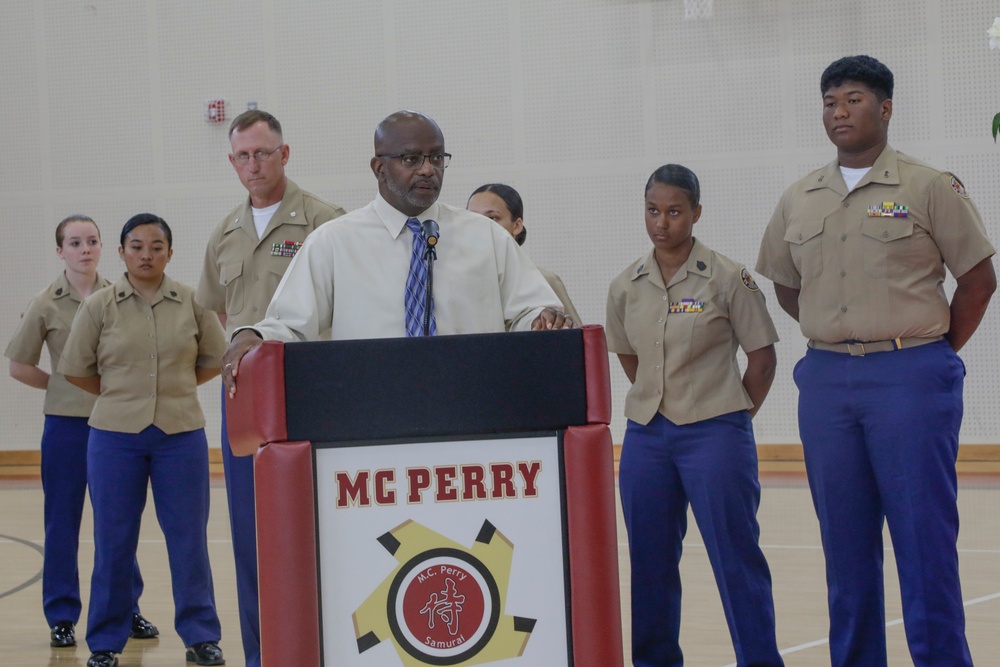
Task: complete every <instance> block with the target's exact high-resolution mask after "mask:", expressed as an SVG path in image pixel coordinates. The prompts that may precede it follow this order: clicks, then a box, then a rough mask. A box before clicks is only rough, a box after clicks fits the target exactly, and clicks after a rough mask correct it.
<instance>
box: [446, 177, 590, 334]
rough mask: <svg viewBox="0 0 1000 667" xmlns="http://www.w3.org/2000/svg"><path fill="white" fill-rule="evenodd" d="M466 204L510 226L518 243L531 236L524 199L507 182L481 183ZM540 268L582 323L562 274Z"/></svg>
mask: <svg viewBox="0 0 1000 667" xmlns="http://www.w3.org/2000/svg"><path fill="white" fill-rule="evenodd" d="M465 208H467V209H468V210H470V211H472V212H473V213H478V214H479V215H483V216H486V217H487V218H489V219H490V220H492V221H493V222H495V223H497V224H498V225H500V226H501V227H503V228H504V229H506V230H507V233H508V234H510V235H511V236H513V237H514V240H515V241H517V245H521V246H523V245H524V240H525V239H526V238H528V230H527V229H526V228H525V226H524V203H523V202H522V201H521V195H520V194H519V193H518V191H517V190H515V189H514V188H512V187H510V186H509V185H504V184H503V183H487V184H486V185H480V186H479V187H478V188H476V189H475V190H473V191H472V195H471V196H470V197H469V201H468V203H467V204H466V205H465ZM538 270H539V272H541V274H542V277H544V278H545V282H547V283H548V284H549V287H551V288H552V291H553V292H555V293H556V296H557V297H559V301H561V302H562V305H563V312H565V313H566V314H567V315H569V316H570V317H572V318H573V321H574V322H576V324H577V325H578V326H579V325H580V324H582V323H583V320H581V319H580V313H578V312H576V308H574V307H573V302H572V301H570V300H569V292H567V291H566V285H564V284H563V281H562V278H560V277H559V276H557V275H556V274H554V273H552V272H551V271H546V270H545V269H543V268H542V267H538Z"/></svg>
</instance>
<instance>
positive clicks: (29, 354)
mask: <svg viewBox="0 0 1000 667" xmlns="http://www.w3.org/2000/svg"><path fill="white" fill-rule="evenodd" d="M110 284H111V283H110V282H109V281H108V280H107V279H105V278H101V277H100V276H98V277H97V283H96V285H95V290H98V289H100V288H102V287H106V286H107V285H110ZM82 302H83V299H82V298H80V295H79V293H77V291H76V290H75V289H73V287H72V286H71V285H70V284H69V281H68V280H66V274H65V273H60V274H59V277H58V278H56V281H55V282H54V283H52V284H51V285H49V286H48V287H46V288H45V289H44V290H42V291H41V292H39V293H38V294H36V295H35V298H33V299H32V300H31V303H30V304H29V305H28V310H27V312H25V313H24V314H23V315H22V316H21V323H20V324H19V325H18V327H17V331H16V332H14V337H13V338H12V339H11V341H10V344H9V345H7V350H6V351H5V352H4V356H6V357H7V358H8V359H11V360H13V361H18V362H20V363H22V364H29V365H31V366H37V365H38V361H39V359H41V356H42V345H43V344H44V345H46V346H48V348H49V359H50V362H51V364H50V366H49V367H50V368H51V369H52V372H51V373H50V375H49V384H48V388H47V389H46V390H45V405H44V408H43V411H44V412H45V414H47V415H59V416H61V417H89V416H90V412H91V410H93V408H94V400H95V398H96V397H95V396H94V395H93V394H91V393H88V392H86V391H84V390H83V389H80V388H79V387H77V386H75V385H72V384H70V383H69V382H67V381H66V378H65V376H63V375H61V374H60V373H57V372H56V369H57V368H59V359H60V357H62V352H63V348H64V347H65V346H66V339H67V338H69V329H70V327H71V326H72V324H73V317H75V316H76V311H77V310H78V309H79V308H80V304H81V303H82Z"/></svg>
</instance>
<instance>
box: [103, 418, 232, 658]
mask: <svg viewBox="0 0 1000 667" xmlns="http://www.w3.org/2000/svg"><path fill="white" fill-rule="evenodd" d="M87 468H88V469H87V481H88V483H89V485H90V500H91V503H92V504H93V506H94V543H95V553H94V573H93V576H92V577H91V581H90V609H89V612H88V616H87V645H88V646H89V647H90V650H91V651H114V652H116V653H120V652H121V651H122V649H123V648H125V643H126V641H128V635H129V629H130V625H131V620H132V614H131V609H132V601H131V593H132V570H133V568H132V563H133V561H134V560H135V551H136V547H137V545H138V543H139V524H140V522H141V520H142V511H143V509H144V507H145V505H146V489H147V485H151V486H152V489H153V502H154V505H155V507H156V518H157V520H158V521H159V523H160V528H161V530H163V537H164V539H165V541H166V544H167V558H168V561H169V563H170V579H171V585H172V588H173V593H174V627H175V628H176V630H177V634H178V635H179V636H180V638H181V640H183V642H184V645H185V646H193V645H194V644H199V643H201V642H207V641H215V642H217V641H219V639H220V636H221V626H220V624H219V617H218V614H217V613H216V611H215V593H214V590H213V586H212V568H211V565H210V564H209V560H208V536H207V528H208V504H209V497H208V441H207V440H206V438H205V430H204V429H198V430H195V431H188V432H186V433H176V434H173V435H167V434H165V433H164V432H163V431H161V430H160V429H158V428H156V427H155V426H149V427H147V428H146V429H145V430H143V431H142V432H141V433H118V432H114V431H103V430H100V429H96V428H92V429H91V431H90V442H89V450H88V452H87Z"/></svg>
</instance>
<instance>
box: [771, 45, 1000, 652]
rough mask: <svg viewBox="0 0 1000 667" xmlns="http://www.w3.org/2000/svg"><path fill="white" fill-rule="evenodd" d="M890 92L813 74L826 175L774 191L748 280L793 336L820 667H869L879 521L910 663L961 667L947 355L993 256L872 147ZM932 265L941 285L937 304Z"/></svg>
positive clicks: (954, 376) (859, 63)
mask: <svg viewBox="0 0 1000 667" xmlns="http://www.w3.org/2000/svg"><path fill="white" fill-rule="evenodd" d="M892 84H893V81H892V73H891V72H890V71H889V69H888V68H887V67H885V65H883V64H882V63H880V62H879V61H877V60H875V59H874V58H870V57H868V56H853V57H849V58H843V59H841V60H838V61H837V62H835V63H833V64H832V65H830V66H829V67H828V68H827V70H826V71H825V72H824V73H823V76H822V78H821V86H820V88H821V92H822V94H823V105H824V111H823V122H824V125H825V127H826V131H827V134H828V136H829V137H830V140H831V141H832V142H833V143H834V145H836V146H837V159H836V160H834V161H833V162H831V163H830V164H828V165H827V166H825V167H823V168H822V169H819V170H817V171H814V172H813V173H811V174H809V175H808V176H806V177H805V178H803V179H802V180H800V181H798V182H797V183H795V184H794V185H792V186H791V187H790V188H789V189H788V190H787V191H786V192H785V194H784V196H783V197H782V198H781V201H780V203H779V204H778V207H777V210H776V211H775V213H774V217H773V218H772V219H771V222H770V224H769V225H768V227H767V231H766V232H765V235H764V239H763V241H762V243H761V248H760V256H759V258H758V262H757V270H758V271H759V272H760V273H762V274H763V275H765V276H767V277H768V278H770V279H771V280H773V281H774V283H775V284H774V289H775V293H776V295H777V297H778V303H779V304H780V305H781V307H782V308H783V309H784V310H785V311H786V312H787V313H788V314H789V315H791V316H792V317H794V318H795V319H796V320H798V322H799V324H800V325H801V328H802V333H803V334H804V335H805V336H806V337H807V338H809V350H808V351H807V353H806V356H805V358H804V359H802V361H800V362H799V364H798V365H797V366H796V368H795V372H794V375H795V382H796V384H797V385H798V387H799V430H800V433H801V436H802V444H803V449H804V452H805V461H806V469H807V473H808V476H809V485H810V488H811V490H812V494H813V502H814V504H815V507H816V513H817V515H818V517H819V522H820V530H821V534H822V538H823V549H824V552H825V554H826V572H827V585H828V589H829V595H828V598H829V599H828V602H829V609H830V654H831V658H832V665H833V666H834V667H846V666H848V665H852V666H853V665H866V666H867V665H873V666H877V665H886V664H887V654H886V646H885V609H884V592H883V583H882V582H883V579H882V559H883V544H882V525H883V522H885V521H887V522H888V525H889V532H890V534H891V535H892V543H893V548H894V550H895V554H896V564H897V567H898V570H899V579H900V589H901V592H902V601H903V618H904V621H905V624H906V631H907V641H908V643H909V648H910V654H911V657H912V658H913V661H914V664H915V665H919V666H925V665H948V666H949V667H959V666H964V665H967V666H971V665H972V659H971V657H970V655H969V648H968V644H967V642H966V639H965V616H964V612H963V607H962V593H961V586H960V583H959V576H958V554H957V549H956V539H957V536H958V509H957V503H956V499H957V492H958V491H957V479H956V474H955V460H956V457H957V453H958V432H959V427H960V425H961V421H962V383H963V378H964V376H965V367H964V365H963V364H962V361H961V359H959V357H958V356H957V354H956V352H957V351H958V350H959V349H960V348H961V347H962V346H963V345H964V344H965V343H966V342H967V341H968V340H969V338H970V337H971V336H972V334H973V332H974V331H975V330H976V328H977V327H978V325H979V323H980V321H981V319H982V317H983V314H984V313H985V311H986V307H987V305H988V303H989V300H990V297H991V295H992V294H993V292H994V290H995V289H996V275H995V273H994V269H993V264H992V262H991V260H990V257H991V256H992V255H993V254H994V252H995V251H994V248H993V246H992V245H991V244H990V242H989V240H988V239H987V238H986V233H985V230H984V227H983V222H982V219H981V218H980V216H979V212H978V211H977V210H976V207H975V206H974V205H973V204H972V201H971V200H970V199H969V195H968V193H967V192H966V190H965V187H964V186H963V185H962V182H961V181H959V180H958V178H957V177H955V176H954V175H952V174H950V173H948V172H942V171H939V170H937V169H935V168H933V167H930V166H928V165H926V164H924V163H922V162H920V161H919V160H916V159H914V158H911V157H909V156H906V155H904V154H902V153H898V152H897V151H895V150H894V149H893V148H892V147H891V146H889V145H888V126H889V119H890V118H891V116H892ZM946 267H947V268H948V270H949V271H951V273H952V275H954V276H955V278H956V280H957V282H958V287H957V289H956V290H955V293H954V296H953V297H952V299H951V302H950V303H949V302H948V300H947V298H946V296H945V293H944V289H943V282H944V279H945V268H946Z"/></svg>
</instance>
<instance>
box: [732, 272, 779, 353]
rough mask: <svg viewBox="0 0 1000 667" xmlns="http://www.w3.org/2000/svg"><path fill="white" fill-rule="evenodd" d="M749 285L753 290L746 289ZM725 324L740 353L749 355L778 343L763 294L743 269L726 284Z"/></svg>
mask: <svg viewBox="0 0 1000 667" xmlns="http://www.w3.org/2000/svg"><path fill="white" fill-rule="evenodd" d="M748 280H749V285H752V286H753V287H750V286H748ZM729 322H730V324H731V325H732V327H733V332H734V333H735V334H736V339H737V340H738V341H739V342H740V348H741V349H742V350H743V351H744V352H753V351H754V350H759V349H761V348H764V347H767V346H768V345H773V344H774V343H777V342H778V332H777V330H776V329H775V328H774V322H773V321H772V320H771V314H770V313H769V312H768V310H767V303H766V300H765V299H764V294H763V292H761V291H760V288H758V287H756V283H755V282H754V280H753V277H752V276H750V274H749V272H747V270H746V269H745V268H744V269H743V273H740V272H736V273H735V274H734V276H733V279H732V281H731V282H730V285H729Z"/></svg>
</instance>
